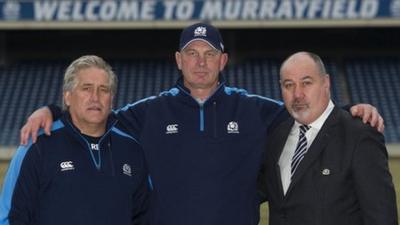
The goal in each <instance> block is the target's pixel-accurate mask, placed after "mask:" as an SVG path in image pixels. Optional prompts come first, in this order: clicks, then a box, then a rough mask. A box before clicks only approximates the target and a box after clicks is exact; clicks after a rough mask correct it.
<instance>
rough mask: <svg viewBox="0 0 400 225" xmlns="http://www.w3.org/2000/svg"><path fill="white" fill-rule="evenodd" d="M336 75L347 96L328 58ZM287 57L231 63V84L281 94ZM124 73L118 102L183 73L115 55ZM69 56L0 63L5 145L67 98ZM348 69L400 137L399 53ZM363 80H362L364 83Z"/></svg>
mask: <svg viewBox="0 0 400 225" xmlns="http://www.w3.org/2000/svg"><path fill="white" fill-rule="evenodd" d="M325 61H326V64H327V65H326V67H327V70H328V72H329V73H330V75H331V80H332V92H333V98H334V99H335V101H336V102H337V103H338V104H340V105H342V104H345V103H347V102H345V100H344V97H343V91H341V87H340V85H339V82H338V81H339V79H338V74H339V72H338V71H340V68H339V66H338V64H337V63H336V62H335V61H333V60H329V59H328V60H325ZM280 62H281V59H267V58H257V59H249V60H246V61H243V62H241V63H238V64H236V65H230V66H228V67H227V69H226V70H225V72H224V74H225V77H226V79H227V83H228V84H229V85H231V86H237V87H241V88H244V89H246V90H248V91H249V93H252V94H257V95H262V96H267V97H270V98H274V99H281V97H280V91H279V85H278V82H279V81H278V79H279V76H278V74H279V66H280ZM111 64H112V66H113V68H114V70H115V71H116V73H117V75H118V78H119V90H118V93H117V97H116V101H115V107H121V106H124V105H125V104H126V103H129V102H132V101H135V100H138V99H141V98H144V97H146V96H150V95H155V94H158V93H159V92H160V91H163V90H166V89H168V88H169V87H171V86H172V85H173V84H174V83H175V80H176V78H177V77H178V76H179V75H178V71H177V69H176V65H175V63H174V62H169V61H166V60H162V59H159V60H131V61H128V60H119V61H118V60H114V61H111ZM67 65H68V62H67V61H65V62H64V61H55V62H54V61H39V62H38V61H29V62H21V63H17V64H14V65H10V66H6V67H3V68H0V129H1V130H2V132H1V133H0V145H2V146H14V145H17V143H18V136H19V135H18V134H19V128H20V127H21V126H22V123H23V122H24V120H25V118H26V117H27V115H29V114H30V113H31V112H32V111H33V110H34V109H36V108H38V107H40V106H42V105H46V104H48V103H58V104H61V86H62V76H63V73H64V70H65V67H66V66H67ZM345 65H346V69H345V72H346V73H347V74H346V78H347V82H348V86H349V87H350V88H349V91H350V93H351V100H352V102H370V103H372V104H374V105H376V106H377V107H378V108H379V109H380V110H381V112H382V114H383V115H384V117H385V119H386V137H387V141H388V142H395V141H399V140H400V125H399V123H398V122H397V121H396V118H400V115H399V106H400V104H399V91H398V90H397V89H396V87H398V86H399V85H400V79H399V77H398V76H397V75H399V73H400V62H399V60H398V59H397V60H394V59H378V60H357V59H356V60H348V61H347V62H346V63H345ZM360 84H361V85H360Z"/></svg>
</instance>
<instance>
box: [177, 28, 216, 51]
mask: <svg viewBox="0 0 400 225" xmlns="http://www.w3.org/2000/svg"><path fill="white" fill-rule="evenodd" d="M196 40H200V41H204V42H206V43H207V44H209V45H210V46H211V47H213V48H215V49H216V50H219V51H221V52H224V43H223V41H222V37H221V34H220V33H219V31H218V29H217V28H216V27H214V26H212V25H210V24H207V23H196V24H193V25H191V26H189V27H186V28H185V29H183V31H182V33H181V38H180V41H179V50H183V49H184V48H186V46H188V45H189V44H190V43H192V42H193V41H196Z"/></svg>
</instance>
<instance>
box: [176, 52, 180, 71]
mask: <svg viewBox="0 0 400 225" xmlns="http://www.w3.org/2000/svg"><path fill="white" fill-rule="evenodd" d="M175 61H176V65H177V66H178V69H179V70H182V55H181V53H180V52H175Z"/></svg>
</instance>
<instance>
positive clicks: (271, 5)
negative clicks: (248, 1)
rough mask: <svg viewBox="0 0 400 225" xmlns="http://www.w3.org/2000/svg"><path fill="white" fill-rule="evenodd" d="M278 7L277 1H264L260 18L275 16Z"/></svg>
mask: <svg viewBox="0 0 400 225" xmlns="http://www.w3.org/2000/svg"><path fill="white" fill-rule="evenodd" d="M276 7H277V3H276V1H263V2H262V3H261V7H260V19H261V20H265V19H268V18H271V19H272V18H274V10H275V9H276Z"/></svg>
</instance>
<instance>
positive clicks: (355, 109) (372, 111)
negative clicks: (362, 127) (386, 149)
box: [350, 104, 385, 133]
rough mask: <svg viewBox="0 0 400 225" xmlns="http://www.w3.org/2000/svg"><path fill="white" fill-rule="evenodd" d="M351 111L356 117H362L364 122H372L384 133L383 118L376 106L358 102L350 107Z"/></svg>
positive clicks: (372, 124) (373, 125)
mask: <svg viewBox="0 0 400 225" xmlns="http://www.w3.org/2000/svg"><path fill="white" fill-rule="evenodd" d="M350 112H351V114H352V115H353V116H354V117H360V118H362V121H363V122H364V123H369V124H371V126H372V127H375V128H376V129H377V130H378V131H379V132H381V133H383V131H384V130H385V125H384V121H383V118H382V116H381V115H380V114H379V112H378V110H377V109H376V108H375V107H374V106H372V105H370V104H357V105H354V106H352V107H351V108H350Z"/></svg>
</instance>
